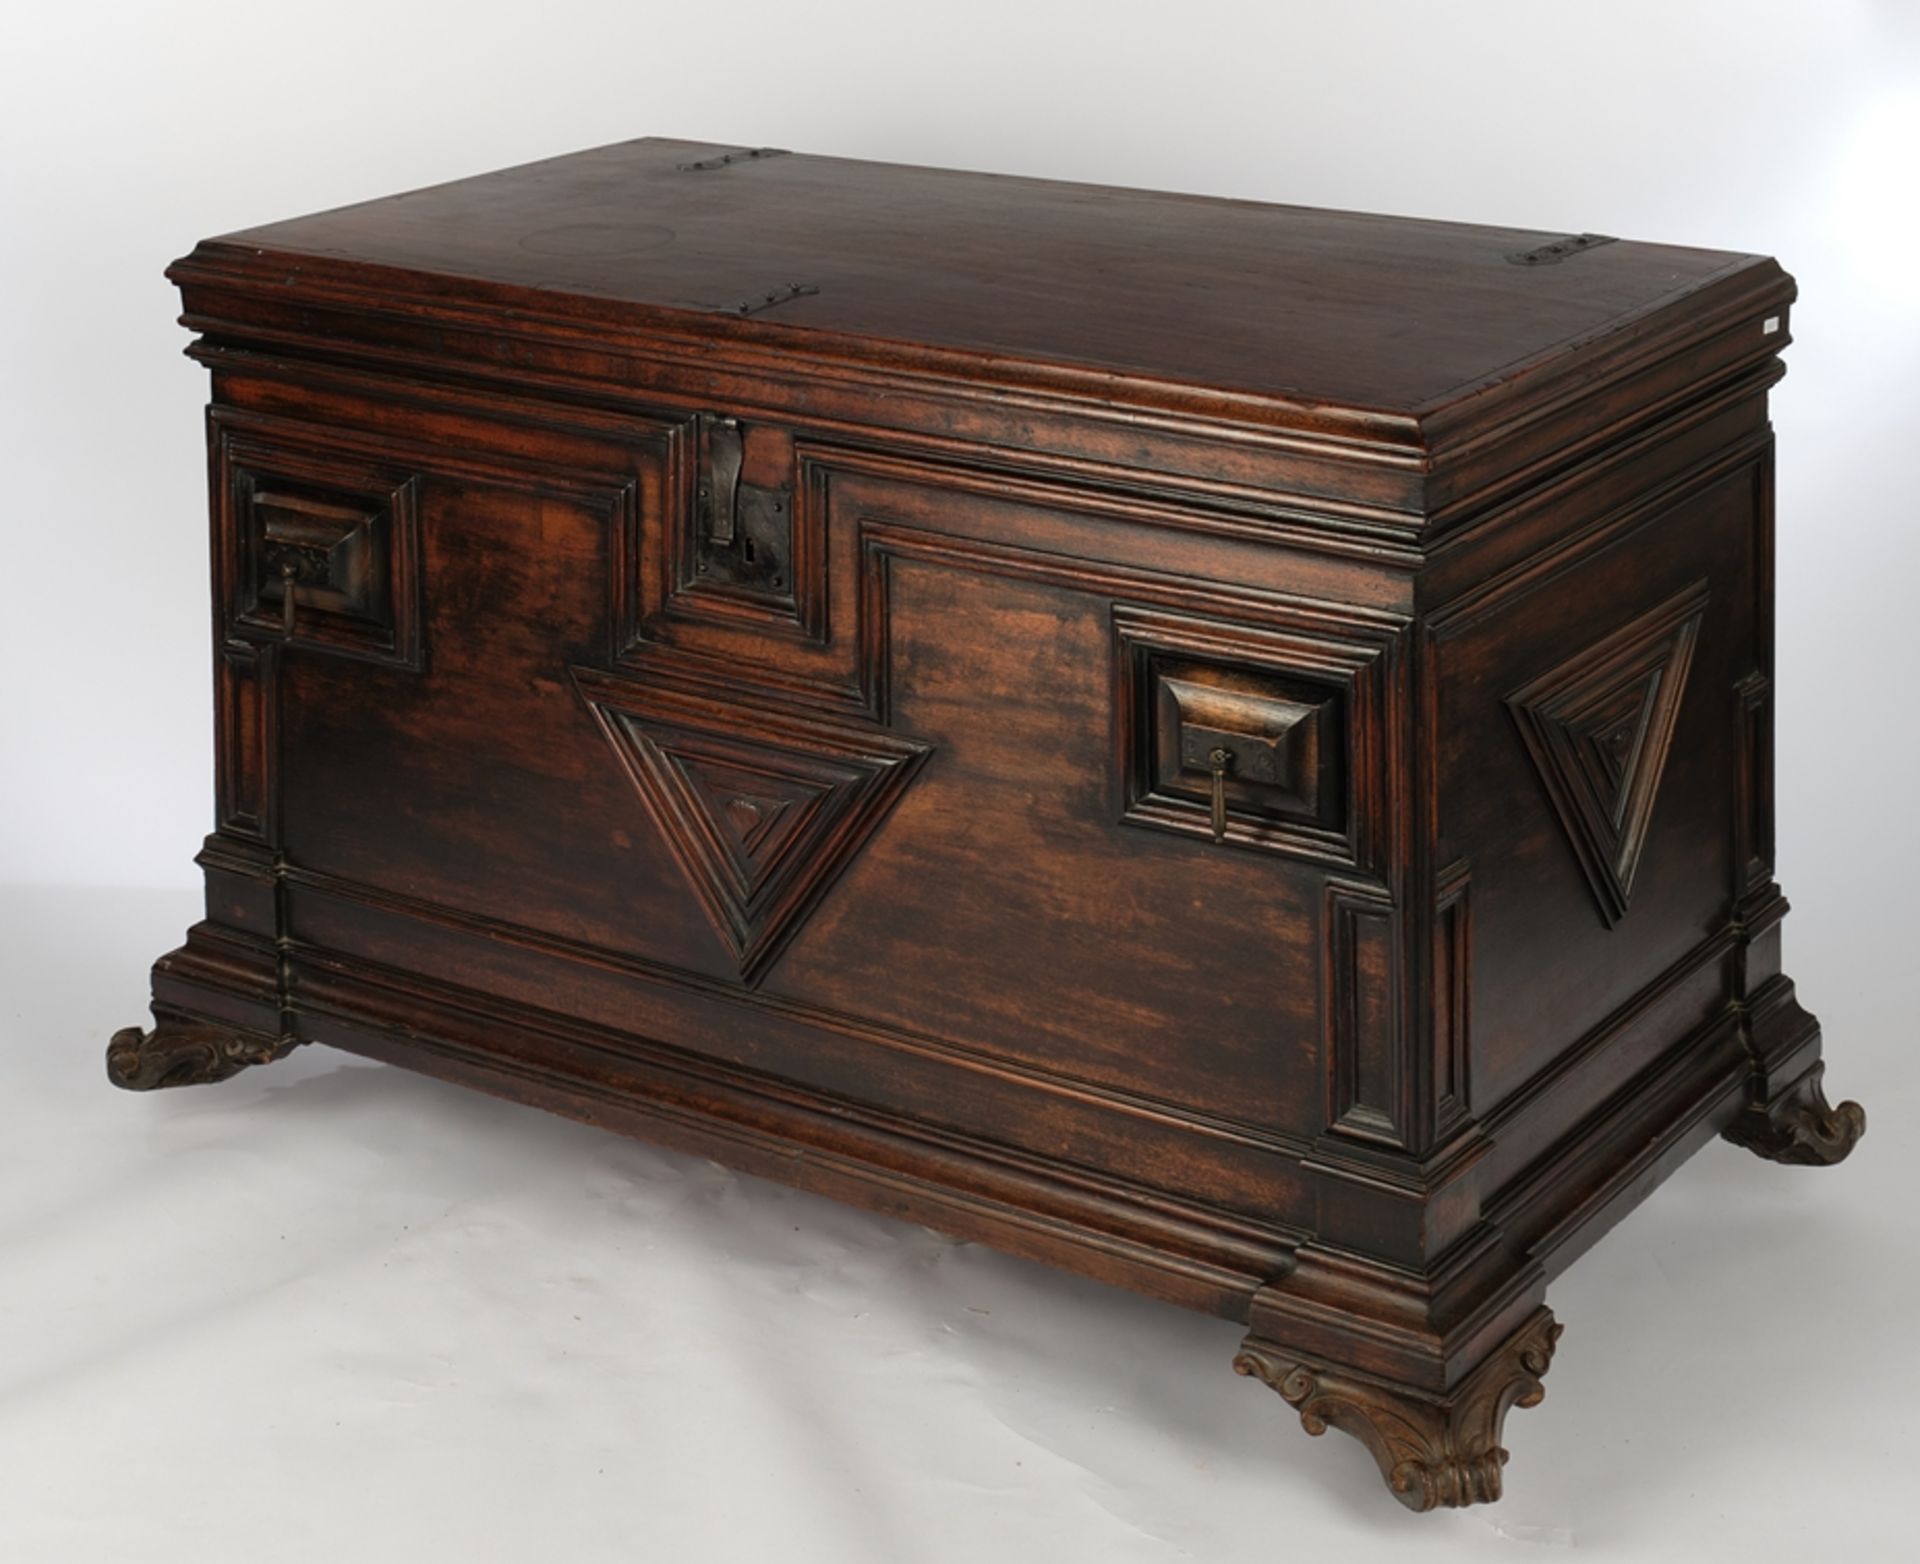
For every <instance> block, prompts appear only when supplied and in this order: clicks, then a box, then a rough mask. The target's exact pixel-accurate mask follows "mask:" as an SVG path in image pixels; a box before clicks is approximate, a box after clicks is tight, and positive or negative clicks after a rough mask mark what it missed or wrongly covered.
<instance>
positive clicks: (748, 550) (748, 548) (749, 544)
mask: <svg viewBox="0 0 1920 1564" xmlns="http://www.w3.org/2000/svg"><path fill="white" fill-rule="evenodd" d="M740 557H741V558H742V559H744V560H745V561H746V562H747V563H748V564H749V565H751V564H752V563H753V539H752V538H742V539H741V540H740Z"/></svg>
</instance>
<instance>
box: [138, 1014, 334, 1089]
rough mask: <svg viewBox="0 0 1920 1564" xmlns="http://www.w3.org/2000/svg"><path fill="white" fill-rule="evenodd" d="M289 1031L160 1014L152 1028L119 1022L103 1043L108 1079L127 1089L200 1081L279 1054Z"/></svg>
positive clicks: (284, 1051)
mask: <svg viewBox="0 0 1920 1564" xmlns="http://www.w3.org/2000/svg"><path fill="white" fill-rule="evenodd" d="M297 1045H298V1040H297V1039H295V1038H293V1037H291V1036H286V1037H257V1036H253V1035H251V1034H248V1033H245V1032H236V1031H233V1030H232V1029H230V1028H228V1027H224V1026H212V1025H208V1024H205V1023H202V1022H197V1021H183V1020H174V1019H171V1018H165V1017H163V1018H162V1019H161V1021H160V1022H159V1024H158V1025H157V1026H155V1027H154V1029H153V1030H152V1031H150V1032H149V1031H147V1030H145V1029H144V1028H141V1027H137V1026H129V1027H122V1028H121V1029H120V1030H119V1031H118V1032H115V1033H114V1034H113V1037H112V1039H111V1040H110V1041H109V1042H108V1044H107V1079H108V1080H110V1081H112V1082H113V1084H114V1085H115V1086H119V1087H123V1088H124V1089H126V1090H127V1091H134V1092H144V1091H154V1090H157V1089H158V1088H160V1087H163V1086H205V1085H208V1084H210V1083H212V1082H214V1081H224V1080H226V1079H227V1077H229V1076H231V1075H238V1074H239V1073H240V1072H241V1071H242V1070H245V1069H248V1068H250V1067H251V1066H253V1065H256V1064H271V1063H273V1062H274V1061H275V1060H276V1059H284V1058H285V1057H286V1056H287V1055H288V1054H289V1053H291V1052H292V1051H293V1050H294V1048H295V1047H296V1046H297Z"/></svg>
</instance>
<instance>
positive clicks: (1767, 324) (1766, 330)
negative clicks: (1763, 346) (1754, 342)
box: [1760, 315, 1780, 337]
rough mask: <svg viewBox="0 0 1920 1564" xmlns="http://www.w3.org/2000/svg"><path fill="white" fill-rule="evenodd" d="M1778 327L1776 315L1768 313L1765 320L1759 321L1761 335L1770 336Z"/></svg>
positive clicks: (1778, 318) (1778, 319) (1778, 321)
mask: <svg viewBox="0 0 1920 1564" xmlns="http://www.w3.org/2000/svg"><path fill="white" fill-rule="evenodd" d="M1779 329H1780V317H1779V316H1778V315H1769V316H1768V317H1767V318H1766V319H1765V320H1763V321H1761V322H1760V335H1761V336H1763V337H1770V336H1772V335H1773V334H1774V333H1775V332H1776V331H1778V330H1779Z"/></svg>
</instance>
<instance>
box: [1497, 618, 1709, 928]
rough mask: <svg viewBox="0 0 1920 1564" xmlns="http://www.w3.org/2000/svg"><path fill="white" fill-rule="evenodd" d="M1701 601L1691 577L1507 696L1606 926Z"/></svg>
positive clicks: (1623, 897) (1637, 851) (1628, 887)
mask: <svg viewBox="0 0 1920 1564" xmlns="http://www.w3.org/2000/svg"><path fill="white" fill-rule="evenodd" d="M1706 607H1707V584H1706V582H1704V581H1699V582H1695V583H1694V584H1693V585H1692V586H1690V587H1688V588H1687V590H1686V591H1684V592H1681V593H1680V594H1678V595H1677V596H1675V597H1672V598H1669V599H1668V600H1667V601H1666V602H1664V603H1662V604H1660V606H1659V607H1657V608H1654V609H1652V610H1650V611H1648V612H1647V613H1645V614H1642V615H1640V617H1638V618H1637V619H1634V620H1633V621H1632V622H1631V623H1628V624H1625V625H1623V626H1621V627H1620V628H1619V629H1618V630H1616V631H1614V632H1613V634H1611V635H1609V636H1607V637H1606V638H1605V639H1603V640H1600V641H1597V642H1595V643H1594V644H1593V645H1591V646H1589V647H1587V648H1586V649H1585V650H1583V651H1580V652H1578V653H1576V654H1575V655H1574V656H1572V657H1569V658H1568V659H1566V661H1564V662H1562V663H1559V664H1557V665H1555V666H1554V667H1553V668H1551V669H1549V670H1548V671H1547V672H1546V673H1543V674H1541V675H1540V676H1539V677H1538V678H1535V679H1533V680H1531V681H1529V682H1528V683H1527V684H1525V685H1522V686H1521V687H1520V688H1519V689H1517V690H1515V691H1514V692H1513V693H1512V694H1511V695H1509V696H1508V697H1507V705H1508V707H1509V708H1510V709H1511V710H1512V712H1513V715H1514V719H1515V720H1516V721H1517V722H1518V723H1519V725H1520V735H1521V737H1522V738H1523V739H1524V740H1525V741H1526V746H1527V752H1528V754H1530V755H1531V756H1532V757H1533V763H1534V765H1535V766H1536V767H1537V768H1538V770H1539V772H1540V779H1541V781H1543V782H1544V783H1545V784H1546V788H1547V796H1548V798H1549V799H1550V800H1551V801H1552V803H1553V808H1554V812H1555V813H1556V814H1557V815H1558V816H1559V817H1560V824H1561V825H1562V826H1563V827H1564V828H1565V829H1566V833H1567V838H1568V840H1569V841H1570V842H1571V843H1572V844H1573V850H1574V854H1575V856H1576V857H1577V858H1578V859H1579V860H1580V867H1581V869H1582V871H1583V872H1584V873H1585V874H1586V877H1587V881H1588V883H1589V884H1590V885H1591V886H1592V887H1593V895H1594V900H1595V901H1597V902H1598V903H1599V906H1600V914H1601V916H1602V917H1603V918H1605V919H1606V921H1607V922H1608V923H1609V924H1614V923H1618V922H1619V921H1620V920H1621V919H1622V918H1623V917H1625V916H1626V912H1627V905H1628V903H1629V901H1630V900H1631V899H1632V895H1633V881H1634V876H1635V874H1636V873H1637V872H1638V870H1639V867H1640V855H1641V853H1642V851H1643V850H1644V849H1645V847H1646V843H1647V828H1648V826H1649V824H1650V823H1651V821H1652V819H1653V803H1654V798H1655V795H1656V794H1657V793H1658V792H1659V790H1660V779H1661V776H1662V775H1663V774H1664V772H1665V770H1666V765H1667V756H1668V752H1669V750H1670V749H1671V748H1672V745H1673V733H1674V725H1675V723H1676V722H1677V721H1678V720H1679V716H1680V701H1681V697H1682V696H1683V694H1684V693H1685V691H1686V685H1687V674H1688V671H1689V670H1690V669H1691V667H1692V665H1693V651H1694V644H1695V642H1696V641H1698V639H1699V636H1700V621H1701V618H1702V616H1703V615H1704V614H1705V613H1706Z"/></svg>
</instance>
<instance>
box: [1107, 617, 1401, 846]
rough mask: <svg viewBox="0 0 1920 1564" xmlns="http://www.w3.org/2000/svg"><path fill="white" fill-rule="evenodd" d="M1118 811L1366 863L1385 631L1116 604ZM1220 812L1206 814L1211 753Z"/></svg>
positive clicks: (1151, 823)
mask: <svg viewBox="0 0 1920 1564" xmlns="http://www.w3.org/2000/svg"><path fill="white" fill-rule="evenodd" d="M1114 630H1115V641H1116V653H1117V666H1116V687H1115V715H1116V721H1117V724H1118V728H1119V732H1118V735H1117V740H1116V747H1117V750H1118V753H1119V756H1120V763H1121V776H1120V787H1121V795H1122V796H1121V818H1122V820H1124V821H1125V822H1126V823H1127V824H1129V825H1140V826H1147V827H1151V828H1153V829H1156V830H1163V831H1174V832H1180V833H1182V834H1190V835H1195V836H1203V837H1207V838H1209V839H1215V840H1217V841H1218V842H1219V843H1220V844H1221V845H1223V846H1228V847H1237V848H1252V849H1255V850H1260V851H1267V852H1280V853H1287V854H1290V855H1295V856H1300V857H1307V858H1315V859H1320V860H1322V861H1325V862H1329V863H1336V864H1343V865H1351V866H1366V865H1367V864H1368V863H1369V862H1370V857H1371V852H1372V843H1373V842H1374V841H1376V840H1377V839H1378V835H1379V829H1380V822H1381V819H1382V818H1383V813H1382V812H1383V808H1384V805H1383V795H1382V792H1381V788H1382V773H1381V769H1380V767H1379V765H1378V764H1377V763H1376V762H1375V761H1374V759H1373V757H1374V755H1375V752H1376V748H1377V738H1376V734H1377V731H1378V727H1379V721H1380V709H1381V703H1382V699H1383V690H1382V688H1381V672H1382V664H1383V658H1384V654H1385V651H1386V646H1387V636H1386V633H1385V632H1375V633H1374V637H1373V638H1369V639H1365V640H1362V639H1354V640H1348V639H1345V638H1344V637H1342V636H1340V635H1337V634H1330V633H1323V632H1320V631H1318V630H1317V629H1316V630H1309V629H1306V628H1304V627H1303V628H1302V629H1301V630H1298V631H1295V630H1291V629H1284V628H1280V627H1277V626H1272V625H1256V624H1238V623H1229V622H1225V621H1220V620H1212V619H1199V618H1190V617H1187V616H1184V615H1177V614H1167V613H1159V612H1154V611H1150V610H1146V609H1138V608H1131V607H1124V606H1123V607H1119V608H1116V609H1115V610H1114ZM1216 755H1220V756H1223V757H1225V758H1224V760H1223V763H1222V764H1221V767H1220V770H1221V792H1222V794H1223V804H1224V809H1223V811H1222V815H1221V818H1220V819H1219V821H1218V830H1217V832H1216V821H1215V818H1214V809H1213V788H1214V776H1213V767H1212V766H1211V765H1210V760H1211V758H1212V757H1214V756H1216Z"/></svg>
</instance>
